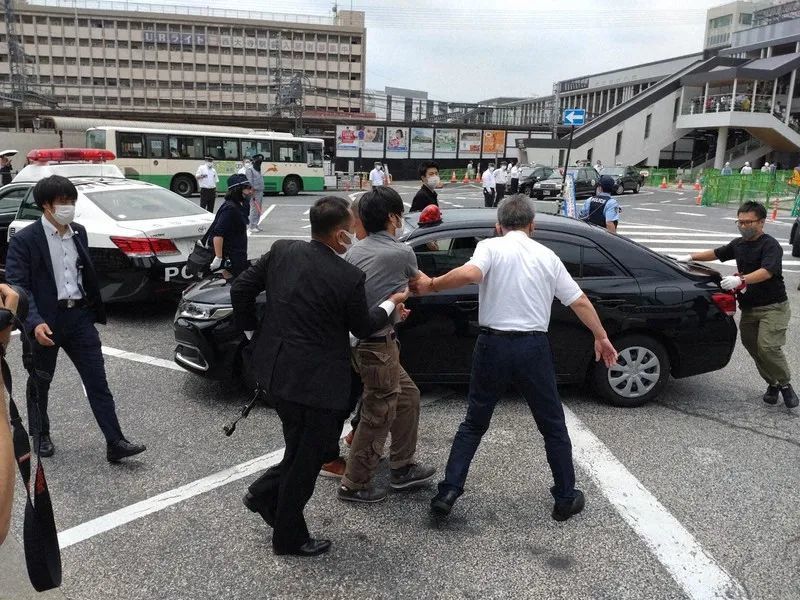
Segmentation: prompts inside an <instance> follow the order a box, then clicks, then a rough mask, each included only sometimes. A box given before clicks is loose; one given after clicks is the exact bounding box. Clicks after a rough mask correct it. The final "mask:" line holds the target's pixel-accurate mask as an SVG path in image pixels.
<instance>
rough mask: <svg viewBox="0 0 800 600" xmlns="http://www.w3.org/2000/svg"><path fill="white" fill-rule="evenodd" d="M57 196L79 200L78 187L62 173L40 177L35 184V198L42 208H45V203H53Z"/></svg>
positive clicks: (37, 204)
mask: <svg viewBox="0 0 800 600" xmlns="http://www.w3.org/2000/svg"><path fill="white" fill-rule="evenodd" d="M56 198H66V199H67V200H77V199H78V189H77V188H76V187H75V184H74V183H72V182H71V181H70V180H69V179H67V178H66V177H62V176H61V175H50V177H45V178H44V179H40V180H39V182H38V183H37V184H36V185H35V186H33V200H34V202H36V206H38V207H39V208H40V209H42V210H44V205H45V204H52V203H53V202H54V201H55V200H56Z"/></svg>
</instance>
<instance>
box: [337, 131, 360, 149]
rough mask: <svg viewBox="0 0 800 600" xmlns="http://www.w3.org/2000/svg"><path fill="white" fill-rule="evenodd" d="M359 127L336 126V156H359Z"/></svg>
mask: <svg viewBox="0 0 800 600" xmlns="http://www.w3.org/2000/svg"><path fill="white" fill-rule="evenodd" d="M358 144H359V139H358V126H357V125H337V126H336V156H349V157H354V156H358Z"/></svg>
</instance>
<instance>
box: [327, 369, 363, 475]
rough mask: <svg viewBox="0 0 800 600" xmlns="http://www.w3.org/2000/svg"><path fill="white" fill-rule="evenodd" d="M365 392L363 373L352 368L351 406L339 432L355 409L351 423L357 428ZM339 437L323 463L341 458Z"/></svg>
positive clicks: (329, 449)
mask: <svg viewBox="0 0 800 600" xmlns="http://www.w3.org/2000/svg"><path fill="white" fill-rule="evenodd" d="M363 393H364V384H363V383H362V382H361V375H359V374H358V373H357V372H356V370H355V369H353V368H351V369H350V406H349V408H348V410H347V414H346V415H344V416H343V417H342V424H341V425H340V426H339V432H341V431H342V428H343V427H344V423H345V421H347V417H348V416H349V415H351V414H353V411H354V410H355V411H356V414H355V416H354V417H353V418H352V420H351V421H350V425H351V426H352V427H353V429H355V428H356V427H358V421H359V420H360V414H359V413H360V412H361V411H360V410H356V409H358V408H359V404H358V403H359V401H360V400H361V395H362V394H363ZM339 456H341V455H340V453H339V438H338V437H337V438H336V440H334V442H333V443H332V444H331V446H330V448H328V450H326V451H325V456H324V459H323V461H322V464H325V463H329V462H331V461H333V460H336V459H337V458H339Z"/></svg>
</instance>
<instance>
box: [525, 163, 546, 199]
mask: <svg viewBox="0 0 800 600" xmlns="http://www.w3.org/2000/svg"><path fill="white" fill-rule="evenodd" d="M552 174H553V168H552V167H548V166H545V165H522V166H521V167H520V168H519V193H520V194H528V195H530V193H531V191H532V190H533V185H534V184H535V183H537V182H539V181H541V180H542V179H547V178H548V177H550V175H552Z"/></svg>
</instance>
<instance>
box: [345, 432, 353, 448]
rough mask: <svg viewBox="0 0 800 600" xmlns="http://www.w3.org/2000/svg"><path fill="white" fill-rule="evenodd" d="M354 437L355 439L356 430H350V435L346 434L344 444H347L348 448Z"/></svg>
mask: <svg viewBox="0 0 800 600" xmlns="http://www.w3.org/2000/svg"><path fill="white" fill-rule="evenodd" d="M354 437H356V430H355V429H351V430H350V433H348V434H347V435H346V436H344V443H345V444H347V445H348V446H352V445H353V438H354Z"/></svg>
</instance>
